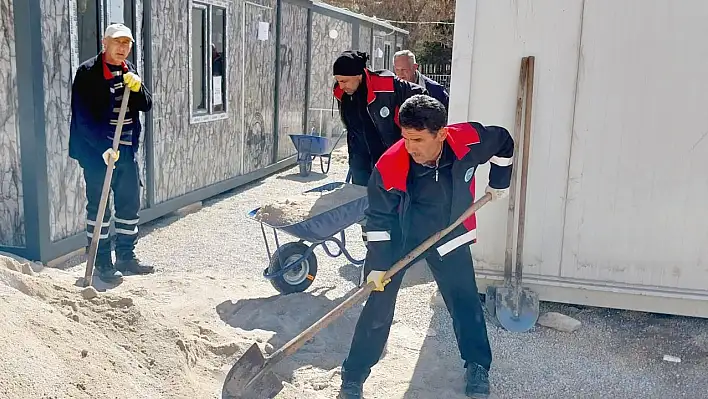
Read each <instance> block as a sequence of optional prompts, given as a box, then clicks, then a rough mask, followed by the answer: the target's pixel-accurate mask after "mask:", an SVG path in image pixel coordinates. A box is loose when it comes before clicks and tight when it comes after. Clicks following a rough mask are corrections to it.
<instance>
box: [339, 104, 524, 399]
mask: <svg viewBox="0 0 708 399" xmlns="http://www.w3.org/2000/svg"><path fill="white" fill-rule="evenodd" d="M399 115H400V116H399V118H400V124H401V130H402V133H403V139H402V140H400V141H399V142H398V143H396V144H394V145H393V146H392V147H391V148H390V149H389V150H387V151H386V152H385V153H384V155H383V156H382V157H381V159H380V160H379V162H378V163H377V164H376V168H375V170H374V172H373V174H372V177H371V180H370V181H369V186H368V197H369V208H368V210H367V212H366V216H367V224H366V232H367V237H368V252H367V256H366V264H365V268H366V271H365V273H368V277H367V283H369V282H372V281H373V282H374V283H375V284H376V290H375V292H372V293H371V295H370V296H369V299H368V300H367V302H366V305H365V306H364V310H363V311H362V313H361V316H360V318H359V321H358V323H357V326H356V329H355V332H354V338H353V339H352V345H351V348H350V351H349V356H348V357H347V359H346V360H345V361H344V364H343V366H342V386H341V390H340V393H339V398H340V399H361V398H362V397H363V384H364V381H365V380H366V378H367V377H368V376H369V374H370V372H371V368H372V367H373V366H374V365H375V364H376V363H377V362H378V361H379V359H380V358H381V354H382V352H383V349H384V345H385V344H386V341H387V339H388V335H389V331H390V329H391V324H392V322H393V313H394V308H395V304H396V297H397V294H398V290H399V288H400V286H401V282H402V281H403V276H404V274H405V269H404V270H402V271H401V272H400V273H398V274H396V275H394V276H393V277H392V278H391V279H390V280H388V281H383V279H384V277H385V274H386V271H387V270H388V269H389V268H390V267H391V265H392V264H393V263H394V262H395V261H396V260H397V259H399V258H400V257H402V256H403V255H404V254H406V253H408V252H410V250H411V249H412V248H415V247H417V246H418V245H419V244H420V243H422V242H423V241H424V240H426V239H427V238H428V237H430V236H432V235H433V234H435V233H436V232H437V231H439V230H441V229H442V228H444V227H445V226H447V225H448V224H450V222H451V221H454V220H455V219H457V218H458V217H459V216H460V215H461V214H462V213H463V212H464V211H465V210H466V209H467V207H469V206H470V204H472V202H473V201H474V198H473V197H474V172H475V170H476V168H477V166H478V165H480V164H483V163H486V162H487V161H491V163H492V166H491V170H490V173H489V187H488V188H487V192H488V193H491V194H492V199H493V200H494V199H499V198H503V197H504V196H506V195H507V191H508V187H509V184H510V180H511V159H512V156H513V152H514V141H513V139H512V138H511V135H509V132H508V131H507V130H506V129H504V128H501V127H496V126H489V127H485V126H482V125H481V124H479V123H475V122H470V123H460V124H455V125H450V126H447V127H446V126H445V123H446V120H447V115H446V111H445V107H444V106H443V105H442V104H441V103H440V102H439V101H437V100H435V99H433V98H432V97H429V96H425V95H416V96H413V97H411V98H409V99H408V100H406V101H405V102H404V103H403V105H402V106H401V111H400V114H399ZM475 228H476V219H475V218H474V215H473V216H472V217H470V218H469V219H467V220H466V221H465V223H464V228H463V227H462V226H460V227H458V229H456V231H455V232H453V233H451V234H450V235H449V236H448V237H446V238H445V239H444V240H443V241H442V242H439V243H438V244H436V245H437V248H435V251H433V250H432V249H431V250H429V251H427V252H426V253H424V254H423V255H422V256H421V257H420V258H425V259H426V260H427V261H428V264H429V265H430V269H431V271H432V273H433V276H434V278H435V280H436V282H437V284H438V287H439V289H440V293H441V295H442V297H443V299H444V301H445V304H446V305H447V308H448V311H449V312H450V315H451V316H452V319H453V325H454V327H455V335H456V337H457V343H458V348H459V350H460V354H461V356H462V358H463V360H464V361H465V368H466V373H465V379H466V393H467V395H468V396H470V397H479V398H486V397H488V395H489V376H488V373H489V368H490V365H491V361H492V354H491V349H490V346H489V341H488V339H487V331H486V325H485V321H484V314H483V312H482V306H481V303H480V300H479V295H478V293H477V284H476V281H475V274H474V268H473V266H472V257H471V254H470V252H469V244H470V243H472V242H473V241H474V240H475V239H476V232H475Z"/></svg>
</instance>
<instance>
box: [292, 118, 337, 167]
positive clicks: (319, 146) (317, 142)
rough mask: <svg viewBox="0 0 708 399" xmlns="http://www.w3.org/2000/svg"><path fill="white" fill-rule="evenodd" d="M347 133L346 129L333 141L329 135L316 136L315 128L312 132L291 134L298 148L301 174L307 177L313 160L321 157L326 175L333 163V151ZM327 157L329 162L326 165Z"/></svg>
mask: <svg viewBox="0 0 708 399" xmlns="http://www.w3.org/2000/svg"><path fill="white" fill-rule="evenodd" d="M345 134H346V130H344V131H343V132H342V133H341V134H340V135H339V137H338V138H337V141H335V142H334V144H333V143H332V140H330V139H329V138H327V137H323V136H316V135H315V134H314V129H313V131H312V132H311V133H310V134H290V135H289V136H290V140H291V141H292V142H293V145H294V146H295V149H296V150H297V163H298V166H299V168H300V176H302V177H307V176H309V175H310V172H311V171H312V161H314V160H315V158H317V157H319V158H320V169H322V173H324V174H325V175H326V174H327V173H328V172H329V167H330V165H331V163H332V151H334V149H335V148H337V144H339V141H340V140H341V139H342V137H344V135H345ZM325 159H326V160H327V163H326V165H325Z"/></svg>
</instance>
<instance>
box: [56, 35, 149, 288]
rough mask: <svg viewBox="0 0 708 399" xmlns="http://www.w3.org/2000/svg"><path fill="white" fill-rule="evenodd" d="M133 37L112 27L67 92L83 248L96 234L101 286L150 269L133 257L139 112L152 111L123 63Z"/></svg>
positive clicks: (137, 79) (137, 203)
mask: <svg viewBox="0 0 708 399" xmlns="http://www.w3.org/2000/svg"><path fill="white" fill-rule="evenodd" d="M134 42H135V40H134V39H133V34H132V33H131V31H130V29H129V28H128V27H127V26H125V25H123V24H111V25H109V26H108V27H107V28H106V31H105V34H104V35H103V51H101V52H100V53H99V54H98V55H97V56H95V57H93V58H91V59H89V60H87V61H85V62H84V63H82V64H81V65H80V66H79V68H78V69H77V70H76V75H75V76H74V82H73V85H72V90H71V128H70V136H69V156H70V157H71V158H73V159H76V160H77V161H78V162H79V165H81V167H82V168H83V172H84V180H85V182H86V200H87V205H86V234H87V236H88V243H89V244H90V243H91V239H92V238H93V235H94V234H99V244H98V252H97V254H96V266H95V268H96V274H97V275H98V276H99V278H101V280H103V281H105V282H118V281H120V280H121V279H122V278H123V273H126V272H130V273H135V274H147V273H152V272H153V268H152V267H151V266H146V265H143V264H141V263H140V261H139V260H138V258H137V257H136V256H135V252H134V251H135V244H136V243H137V241H138V221H139V216H138V211H139V210H140V186H141V185H142V184H141V182H140V175H139V173H138V163H137V159H136V156H135V154H136V152H137V150H138V143H139V142H140V132H141V129H142V127H141V124H140V118H139V116H140V115H139V112H141V111H142V112H148V111H150V109H151V108H152V96H151V94H150V92H149V91H148V89H147V88H146V87H145V85H144V84H143V83H142V80H141V79H140V76H138V72H137V70H136V69H135V66H134V65H133V64H132V63H131V62H130V61H128V60H127V58H128V55H129V54H130V50H131V49H132V47H133V43H134ZM126 87H127V88H128V89H129V90H130V91H131V93H130V98H129V100H128V109H127V110H126V113H125V120H124V124H123V130H122V132H121V137H120V146H119V148H118V151H114V150H113V148H112V146H113V143H112V141H113V135H114V133H115V128H116V125H117V124H118V114H119V111H120V104H121V100H122V99H123V93H124V91H125V88H126ZM108 157H111V158H113V159H114V160H115V170H114V171H113V179H112V182H111V186H112V187H111V188H112V189H113V198H114V201H115V215H114V222H115V233H116V237H115V252H116V263H115V265H114V264H113V259H112V256H111V238H110V237H109V234H108V231H109V230H108V229H109V225H110V220H111V212H110V209H111V206H110V203H108V204H106V213H105V215H104V217H103V220H102V221H97V220H96V216H97V213H98V207H99V202H100V200H101V192H102V190H103V180H104V178H105V174H106V165H107V164H108V159H109V158H108Z"/></svg>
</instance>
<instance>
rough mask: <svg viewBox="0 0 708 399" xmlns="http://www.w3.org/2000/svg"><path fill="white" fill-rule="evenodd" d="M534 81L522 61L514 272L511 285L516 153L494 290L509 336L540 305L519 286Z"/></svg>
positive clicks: (530, 61)
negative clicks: (499, 280) (500, 280)
mask: <svg viewBox="0 0 708 399" xmlns="http://www.w3.org/2000/svg"><path fill="white" fill-rule="evenodd" d="M533 78H534V57H533V56H530V57H524V58H523V59H522V60H521V71H520V74H519V89H518V96H517V99H516V101H517V103H516V123H515V126H514V128H515V129H516V137H517V145H518V138H519V137H520V136H521V135H520V134H518V132H519V131H520V130H521V114H522V101H523V97H524V92H525V96H526V110H525V113H524V118H523V119H524V134H523V150H522V155H523V159H522V161H521V162H522V165H521V187H520V188H521V192H520V198H519V225H518V230H517V236H516V270H515V274H514V282H513V283H512V280H511V272H512V266H511V265H512V252H513V251H512V247H513V245H514V238H513V230H514V208H515V202H516V172H517V168H516V164H517V163H516V160H517V158H518V151H514V161H513V164H514V165H515V166H514V168H513V170H512V172H511V173H512V177H511V186H510V188H509V215H508V219H507V230H506V252H505V258H504V286H503V287H498V288H497V289H496V299H495V305H496V309H495V314H496V317H497V320H498V321H499V323H500V324H501V325H502V327H504V328H505V329H507V330H508V331H511V332H526V331H528V330H530V329H531V328H532V327H533V326H534V325H536V322H537V321H538V315H539V303H538V294H536V293H535V292H533V291H531V290H530V289H528V288H523V287H522V285H521V280H522V275H523V263H522V259H523V251H524V224H525V220H526V180H527V176H528V167H529V148H530V144H531V143H530V136H531V111H532V108H533V107H532V105H533V104H532V103H533Z"/></svg>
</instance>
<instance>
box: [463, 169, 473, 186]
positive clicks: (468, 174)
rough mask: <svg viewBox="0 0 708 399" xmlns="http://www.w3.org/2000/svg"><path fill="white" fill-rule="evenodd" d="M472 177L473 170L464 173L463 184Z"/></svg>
mask: <svg viewBox="0 0 708 399" xmlns="http://www.w3.org/2000/svg"><path fill="white" fill-rule="evenodd" d="M472 176H474V168H469V169H467V172H465V183H468V182H469V181H470V180H472Z"/></svg>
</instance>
